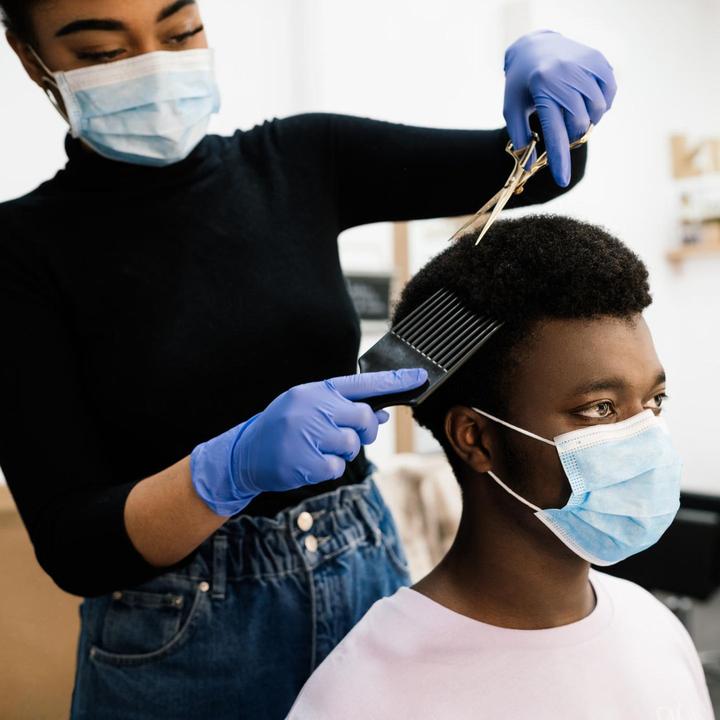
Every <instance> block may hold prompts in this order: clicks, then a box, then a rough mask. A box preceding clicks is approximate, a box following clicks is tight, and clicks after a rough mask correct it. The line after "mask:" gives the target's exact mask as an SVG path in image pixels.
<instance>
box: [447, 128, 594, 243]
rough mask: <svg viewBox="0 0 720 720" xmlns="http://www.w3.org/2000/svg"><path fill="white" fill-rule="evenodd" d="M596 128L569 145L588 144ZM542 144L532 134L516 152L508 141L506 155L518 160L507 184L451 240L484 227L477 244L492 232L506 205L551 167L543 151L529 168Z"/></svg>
mask: <svg viewBox="0 0 720 720" xmlns="http://www.w3.org/2000/svg"><path fill="white" fill-rule="evenodd" d="M592 129H593V126H592V125H590V127H589V128H588V129H587V132H586V133H585V134H584V135H583V136H582V137H581V138H579V139H577V140H575V141H574V142H572V143H570V149H571V150H573V149H574V148H576V147H579V146H580V145H583V144H584V143H586V142H587V140H588V137H589V136H590V133H591V131H592ZM539 142H540V137H539V135H538V134H537V133H535V132H534V133H532V136H531V139H530V144H529V145H526V146H525V147H524V148H520V149H519V150H515V148H514V147H513V144H512V142H509V143H508V144H507V146H506V147H505V152H506V153H508V154H509V155H510V156H511V157H512V159H513V160H514V161H515V167H513V171H512V172H511V173H510V177H509V178H508V179H507V181H506V182H505V184H504V185H503V186H502V188H500V190H499V191H498V192H497V193H495V195H493V197H492V198H490V200H488V201H487V202H486V203H485V204H484V205H483V206H482V207H481V208H480V209H479V210H478V211H477V212H476V213H475V214H474V215H473V216H472V217H471V218H470V219H469V220H468V221H467V222H466V223H465V224H464V225H463V226H462V227H461V228H460V229H459V230H458V231H457V232H456V233H455V234H454V235H453V236H452V238H450V240H451V241H452V240H455V239H457V238H458V237H460V236H461V235H465V234H466V233H470V232H472V231H473V230H477V229H478V228H482V229H481V231H480V235H478V239H477V241H476V242H475V244H476V245H477V244H478V243H479V242H480V241H481V240H482V239H483V237H484V236H485V233H487V231H488V230H489V229H490V226H491V225H492V224H493V223H494V222H495V220H497V217H498V215H500V213H501V212H502V211H503V209H504V208H505V206H506V205H507V204H508V202H509V201H510V198H511V197H512V196H513V195H519V194H520V193H521V192H522V191H523V190H524V189H525V183H526V182H527V181H528V180H529V179H530V178H531V177H532V176H533V175H534V174H535V173H536V172H537V171H538V170H541V169H542V168H544V167H545V166H546V165H547V164H548V155H547V152H544V153H543V154H542V155H540V157H538V158H537V159H536V160H535V162H533V163H532V164H531V165H530V167H527V166H528V164H529V163H530V160H531V159H532V156H533V154H534V153H535V148H536V147H537V144H538V143H539Z"/></svg>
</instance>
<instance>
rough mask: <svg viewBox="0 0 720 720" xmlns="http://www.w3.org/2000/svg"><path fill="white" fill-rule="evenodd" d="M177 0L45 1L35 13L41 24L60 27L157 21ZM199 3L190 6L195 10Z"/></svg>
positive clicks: (34, 7) (33, 9) (35, 17)
mask: <svg viewBox="0 0 720 720" xmlns="http://www.w3.org/2000/svg"><path fill="white" fill-rule="evenodd" d="M173 4H174V0H41V1H40V2H37V3H34V4H33V6H32V8H31V12H32V15H33V19H34V20H35V21H36V22H38V23H53V24H54V23H57V24H59V26H60V25H62V24H64V23H67V22H69V21H71V20H77V19H82V18H93V19H114V20H140V19H145V18H147V19H149V21H150V22H154V21H155V19H156V18H157V16H158V14H159V13H160V12H162V11H163V10H164V9H165V8H167V7H168V6H170V5H173ZM194 4H195V3H189V4H188V6H189V7H192V6H193V5H194Z"/></svg>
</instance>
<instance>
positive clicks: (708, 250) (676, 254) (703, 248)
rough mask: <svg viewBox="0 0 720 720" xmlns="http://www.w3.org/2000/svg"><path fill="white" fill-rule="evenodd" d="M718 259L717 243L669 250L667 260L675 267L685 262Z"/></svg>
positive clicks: (698, 244) (718, 246)
mask: <svg viewBox="0 0 720 720" xmlns="http://www.w3.org/2000/svg"><path fill="white" fill-rule="evenodd" d="M712 256H714V257H720V244H718V243H712V244H710V243H705V244H703V243H697V244H693V245H681V246H680V247H678V248H675V249H674V250H670V251H669V252H668V254H667V259H668V260H669V261H670V262H671V263H673V264H676V265H680V264H681V263H683V262H684V261H685V260H691V259H694V258H704V257H712Z"/></svg>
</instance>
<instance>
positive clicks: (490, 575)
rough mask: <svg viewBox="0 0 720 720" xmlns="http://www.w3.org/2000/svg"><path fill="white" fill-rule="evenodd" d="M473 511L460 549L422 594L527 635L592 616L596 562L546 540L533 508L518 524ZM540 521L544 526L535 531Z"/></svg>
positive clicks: (460, 534)
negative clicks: (591, 578)
mask: <svg viewBox="0 0 720 720" xmlns="http://www.w3.org/2000/svg"><path fill="white" fill-rule="evenodd" d="M465 507H466V510H464V511H463V517H462V520H461V523H460V529H459V530H458V535H457V537H456V539H455V542H454V544H453V546H452V548H451V549H450V551H449V552H448V554H447V555H446V556H445V558H444V559H443V561H442V562H441V563H440V564H439V565H438V566H437V567H436V568H435V570H433V571H432V572H431V573H430V575H428V576H427V577H426V578H425V579H423V580H422V581H421V582H420V583H418V584H417V585H416V586H415V589H416V590H418V592H421V593H423V594H424V595H427V596H428V597H430V598H431V599H433V600H435V601H436V602H439V603H440V604H441V605H444V606H445V607H448V608H450V609H451V610H454V611H455V612H459V613H461V614H462V615H466V616H468V617H471V618H473V619H475V620H479V621H481V622H485V623H488V624H491V625H496V626H499V627H507V628H515V629H522V630H538V629H543V628H552V627H559V626H561V625H568V624H570V623H573V622H577V621H578V620H581V619H583V618H584V617H587V616H588V615H589V614H590V613H591V612H592V610H593V608H594V606H595V597H594V593H593V590H592V587H591V585H590V583H589V580H588V572H589V568H590V566H589V564H588V563H587V562H585V561H584V560H582V559H581V558H578V557H577V556H576V555H574V554H573V553H571V552H570V551H569V550H567V548H565V546H564V545H562V544H561V543H560V541H559V540H557V538H555V537H554V536H552V537H550V538H548V537H543V534H544V533H549V531H547V530H546V529H545V528H544V527H543V526H541V524H540V522H539V521H538V520H537V519H536V518H534V517H532V515H531V514H530V511H529V510H528V511H527V512H528V515H527V516H526V517H525V518H523V519H522V520H521V521H520V522H515V519H514V518H510V517H508V516H507V515H503V516H500V515H492V514H491V513H478V512H473V511H472V508H471V509H470V510H468V509H467V508H468V505H467V504H466V506H465ZM478 517H482V521H481V522H478V519H477V518H478ZM533 522H536V523H538V526H539V527H538V528H533V530H535V531H536V532H532V531H531V532H528V523H530V527H532V523H533ZM558 546H559V547H558Z"/></svg>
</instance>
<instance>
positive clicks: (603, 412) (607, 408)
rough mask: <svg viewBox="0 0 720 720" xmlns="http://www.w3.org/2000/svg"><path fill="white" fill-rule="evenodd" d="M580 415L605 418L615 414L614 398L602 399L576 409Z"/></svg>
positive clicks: (597, 418)
mask: <svg viewBox="0 0 720 720" xmlns="http://www.w3.org/2000/svg"><path fill="white" fill-rule="evenodd" d="M576 412H577V414H578V415H582V416H583V417H586V418H593V419H596V420H605V419H606V418H609V417H612V416H613V415H614V414H615V406H614V405H613V403H612V400H601V401H600V402H596V403H593V404H592V405H590V406H588V407H586V408H583V409H582V410H577V411H576Z"/></svg>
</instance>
